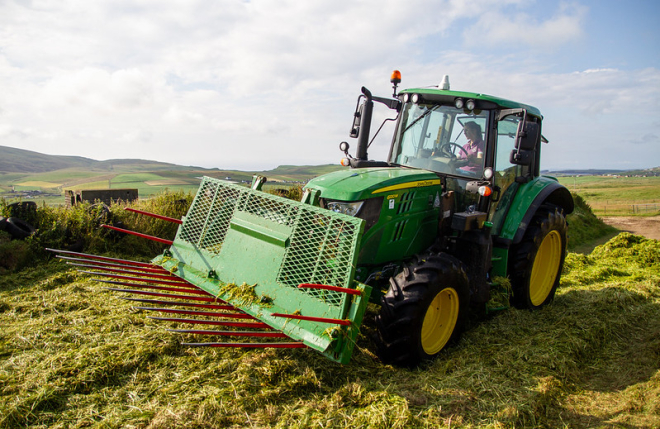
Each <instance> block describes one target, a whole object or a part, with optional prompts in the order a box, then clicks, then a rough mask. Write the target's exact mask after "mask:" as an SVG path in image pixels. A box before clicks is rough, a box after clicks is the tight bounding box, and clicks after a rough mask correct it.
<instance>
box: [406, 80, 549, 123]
mask: <svg viewBox="0 0 660 429" xmlns="http://www.w3.org/2000/svg"><path fill="white" fill-rule="evenodd" d="M401 94H420V95H421V96H422V99H424V100H428V101H431V102H443V103H453V102H454V100H455V99H457V98H463V99H465V100H468V99H473V100H475V101H477V103H478V105H480V107H481V108H482V109H496V108H502V109H519V108H520V109H526V110H527V113H528V114H530V115H534V116H537V117H539V118H543V115H541V111H540V110H539V109H537V108H536V107H534V106H530V105H529V104H523V103H518V102H516V101H511V100H507V99H506V98H500V97H494V96H492V95H488V94H477V93H474V92H463V91H451V90H444V89H437V88H435V87H434V88H409V89H404V90H402V91H400V92H399V95H401Z"/></svg>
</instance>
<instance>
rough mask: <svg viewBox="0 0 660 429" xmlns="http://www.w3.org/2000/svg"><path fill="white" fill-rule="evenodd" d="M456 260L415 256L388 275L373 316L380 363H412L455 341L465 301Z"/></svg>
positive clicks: (465, 285)
mask: <svg viewBox="0 0 660 429" xmlns="http://www.w3.org/2000/svg"><path fill="white" fill-rule="evenodd" d="M469 299H470V298H469V288H468V279H467V275H466V274H465V271H464V270H463V269H462V268H461V265H460V262H459V261H458V260H457V259H456V258H454V257H452V256H449V255H447V254H444V253H429V254H425V255H422V256H420V257H418V258H416V260H415V261H413V262H412V263H411V264H409V265H408V266H406V268H405V269H404V270H403V271H402V272H401V273H399V274H398V275H397V276H396V277H393V278H391V279H390V288H389V290H388V291H387V294H385V296H384V297H383V298H382V300H381V311H380V314H379V315H378V316H377V317H376V325H377V328H378V337H377V343H378V354H379V356H380V358H381V360H383V362H385V363H392V364H396V365H400V366H408V367H412V366H416V365H418V364H419V363H421V362H422V361H424V360H428V359H433V358H434V357H436V356H437V355H438V354H439V353H440V352H441V351H442V350H443V349H444V348H445V347H447V346H448V345H450V344H452V343H453V342H454V341H456V340H457V339H458V337H459V335H460V332H461V330H462V328H463V325H464V318H465V313H466V312H467V308H468V302H469Z"/></svg>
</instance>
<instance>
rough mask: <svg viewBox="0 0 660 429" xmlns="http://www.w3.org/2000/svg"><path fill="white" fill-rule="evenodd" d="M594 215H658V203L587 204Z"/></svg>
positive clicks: (659, 207)
mask: <svg viewBox="0 0 660 429" xmlns="http://www.w3.org/2000/svg"><path fill="white" fill-rule="evenodd" d="M589 206H591V210H592V211H593V212H594V214H596V215H599V216H614V215H645V214H660V201H657V200H652V201H648V200H646V201H644V202H634V201H633V202H631V201H605V202H591V203H589Z"/></svg>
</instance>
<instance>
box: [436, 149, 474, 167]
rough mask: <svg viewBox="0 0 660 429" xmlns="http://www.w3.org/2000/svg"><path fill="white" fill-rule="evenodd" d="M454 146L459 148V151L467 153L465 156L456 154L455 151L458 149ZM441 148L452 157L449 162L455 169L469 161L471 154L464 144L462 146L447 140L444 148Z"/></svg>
mask: <svg viewBox="0 0 660 429" xmlns="http://www.w3.org/2000/svg"><path fill="white" fill-rule="evenodd" d="M454 148H458V149H459V151H462V152H463V153H465V158H459V157H458V156H456V154H455V153H454V152H455V151H456V149H454ZM452 149H453V150H452ZM440 150H441V151H442V153H444V154H446V155H447V156H448V157H449V158H450V160H449V164H450V165H451V167H452V168H453V169H456V168H460V167H464V166H466V165H467V164H468V162H469V160H468V156H469V154H468V152H467V150H465V149H464V148H463V146H461V145H459V144H457V143H454V142H447V143H445V144H444V145H442V148H441V149H440Z"/></svg>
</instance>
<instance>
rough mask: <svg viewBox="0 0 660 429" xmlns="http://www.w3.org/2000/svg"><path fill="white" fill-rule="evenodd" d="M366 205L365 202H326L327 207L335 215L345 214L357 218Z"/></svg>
mask: <svg viewBox="0 0 660 429" xmlns="http://www.w3.org/2000/svg"><path fill="white" fill-rule="evenodd" d="M362 204H364V201H356V202H351V203H349V202H345V201H326V203H325V207H326V208H327V209H328V210H332V211H333V212H335V213H343V214H346V215H349V216H355V215H356V214H357V213H358V212H359V211H360V208H361V207H362Z"/></svg>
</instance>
